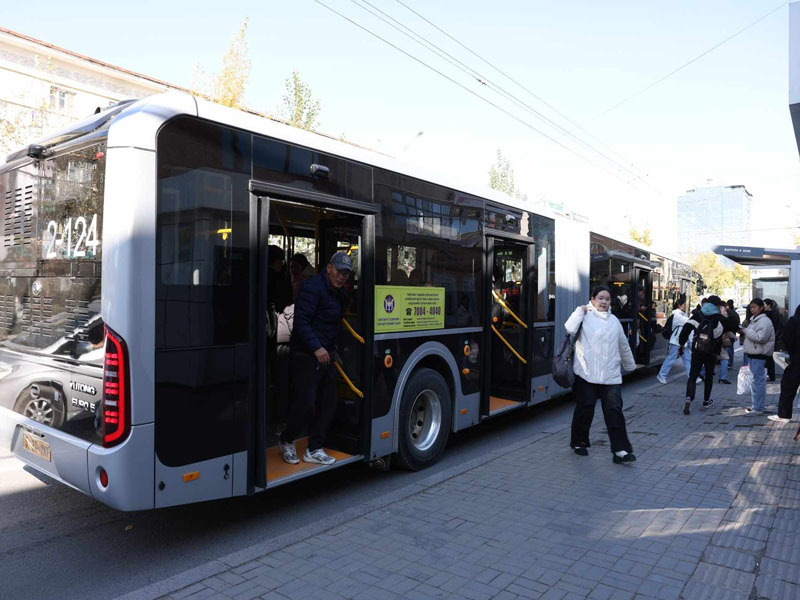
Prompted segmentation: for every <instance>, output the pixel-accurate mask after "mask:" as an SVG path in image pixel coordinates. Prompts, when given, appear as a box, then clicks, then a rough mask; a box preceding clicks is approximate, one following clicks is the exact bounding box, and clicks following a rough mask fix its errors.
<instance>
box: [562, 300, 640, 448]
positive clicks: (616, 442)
mask: <svg viewBox="0 0 800 600" xmlns="http://www.w3.org/2000/svg"><path fill="white" fill-rule="evenodd" d="M610 306H611V290H610V289H609V288H607V287H606V286H604V285H598V286H597V287H595V288H594V289H593V290H592V301H591V302H590V303H589V304H586V305H581V306H579V307H578V308H576V309H575V312H573V313H572V315H571V316H570V318H569V319H567V322H566V323H565V324H564V327H565V328H566V330H567V333H568V334H569V335H575V334H576V333H577V332H578V330H579V329H580V334H579V335H578V339H577V341H576V342H575V357H574V358H573V370H574V372H575V384H574V386H573V389H574V390H575V412H574V414H573V416H572V437H571V441H570V445H571V446H572V449H573V450H575V454H578V455H580V456H588V455H589V451H588V450H587V448H588V447H589V446H590V445H591V444H590V443H589V428H590V427H591V425H592V419H593V418H594V408H595V405H596V404H597V399H598V398H600V403H601V405H602V407H603V418H604V419H605V422H606V429H607V430H608V437H609V438H610V440H611V452H612V455H613V460H614V462H615V463H627V462H633V461H635V460H636V456H635V455H634V454H633V447H632V446H631V443H630V441H629V440H628V432H627V430H626V428H625V416H624V415H623V414H622V370H623V369H624V370H625V371H633V370H634V369H635V368H636V362H635V361H634V360H633V354H632V353H631V348H630V346H629V345H628V340H627V338H626V337H625V333H624V331H623V330H622V325H621V324H620V322H619V320H618V319H617V317H615V316H614V315H612V314H611V313H610V312H609V308H610Z"/></svg>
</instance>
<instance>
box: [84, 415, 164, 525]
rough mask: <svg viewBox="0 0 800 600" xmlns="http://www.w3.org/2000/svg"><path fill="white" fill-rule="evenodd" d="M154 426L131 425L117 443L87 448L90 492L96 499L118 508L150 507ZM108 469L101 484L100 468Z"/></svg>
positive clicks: (152, 499) (151, 505)
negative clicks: (112, 445) (126, 436)
mask: <svg viewBox="0 0 800 600" xmlns="http://www.w3.org/2000/svg"><path fill="white" fill-rule="evenodd" d="M154 439H155V428H154V426H153V424H152V423H150V424H147V425H135V426H133V427H131V434H130V436H128V438H127V439H126V440H125V442H123V443H122V444H121V445H120V446H117V447H115V448H103V447H102V446H98V445H97V444H94V445H92V446H91V447H90V448H89V457H88V470H89V492H90V493H91V494H92V497H93V498H94V499H95V500H99V501H100V502H103V503H105V504H108V505H109V506H110V507H112V508H116V509H117V510H146V509H150V508H153V506H154V498H153V490H154V484H153V478H154V475H153V458H152V457H153V448H154V445H155V442H154ZM101 467H102V468H103V469H105V470H106V473H108V487H106V488H105V489H103V487H102V486H101V485H100V474H99V469H100V468H101Z"/></svg>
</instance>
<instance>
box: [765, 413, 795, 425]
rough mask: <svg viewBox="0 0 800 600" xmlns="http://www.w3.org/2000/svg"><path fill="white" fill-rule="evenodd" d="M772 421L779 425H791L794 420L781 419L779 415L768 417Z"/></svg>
mask: <svg viewBox="0 0 800 600" xmlns="http://www.w3.org/2000/svg"><path fill="white" fill-rule="evenodd" d="M767 418H768V419H769V420H770V421H777V422H778V423H790V422H791V421H792V420H791V419H787V418H786V417H779V416H778V415H770V416H768V417H767Z"/></svg>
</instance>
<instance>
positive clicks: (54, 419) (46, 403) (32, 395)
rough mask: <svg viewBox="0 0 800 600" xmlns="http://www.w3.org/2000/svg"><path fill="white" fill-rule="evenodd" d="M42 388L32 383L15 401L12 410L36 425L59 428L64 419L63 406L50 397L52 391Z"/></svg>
mask: <svg viewBox="0 0 800 600" xmlns="http://www.w3.org/2000/svg"><path fill="white" fill-rule="evenodd" d="M43 387H44V386H41V385H39V384H38V383H32V384H31V385H30V386H29V387H28V388H27V389H26V390H25V391H23V392H22V394H21V395H20V397H19V398H18V399H17V403H16V404H15V405H14V410H15V411H16V412H18V413H20V414H21V415H24V416H26V417H28V418H29V419H33V420H34V421H36V422H37V423H41V424H42V425H48V426H50V427H55V428H59V427H61V426H62V425H64V420H65V418H66V411H65V410H64V405H63V403H62V402H61V401H56V400H53V398H51V397H50V395H51V394H52V393H53V391H52V390H50V389H49V388H46V389H43Z"/></svg>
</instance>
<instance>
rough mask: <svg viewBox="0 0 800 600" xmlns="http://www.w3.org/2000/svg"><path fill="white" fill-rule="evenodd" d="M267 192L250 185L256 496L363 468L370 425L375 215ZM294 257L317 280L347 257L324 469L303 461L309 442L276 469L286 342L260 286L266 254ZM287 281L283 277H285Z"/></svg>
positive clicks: (286, 385)
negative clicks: (276, 250)
mask: <svg viewBox="0 0 800 600" xmlns="http://www.w3.org/2000/svg"><path fill="white" fill-rule="evenodd" d="M273 187H274V186H271V185H270V184H266V183H261V182H255V181H253V182H251V191H252V194H251V207H250V212H251V218H250V221H251V228H250V229H251V231H250V237H251V251H252V252H251V256H253V257H257V260H253V261H251V281H252V282H253V285H252V286H251V289H252V291H251V298H250V310H251V312H252V316H253V322H254V323H258V332H257V336H258V339H257V351H256V352H254V353H253V360H252V364H251V369H252V371H253V378H252V381H255V382H256V385H255V386H254V389H253V390H251V406H252V410H251V413H252V414H253V423H252V425H253V426H252V431H251V435H252V441H251V444H249V447H250V448H252V450H253V451H252V452H250V453H249V455H248V464H249V467H250V471H249V472H250V473H251V478H250V480H249V481H250V483H249V485H248V493H251V492H252V491H254V490H255V488H266V487H273V486H276V485H281V484H283V483H287V482H289V481H293V480H295V479H300V478H303V477H306V476H308V475H310V474H312V473H314V472H316V471H319V470H321V469H330V468H332V467H337V466H341V465H344V464H347V463H350V462H354V461H358V460H362V459H363V457H364V456H365V455H366V453H367V452H368V446H369V434H368V432H369V423H370V416H371V411H370V404H369V401H370V390H371V380H372V378H371V368H372V365H371V363H370V361H369V360H368V357H370V356H371V354H372V348H371V341H370V340H371V339H372V335H371V327H372V310H373V301H372V291H371V290H372V289H373V287H374V286H373V281H372V273H373V271H374V268H373V265H372V264H371V263H370V261H371V260H372V259H371V255H372V252H371V249H370V248H369V247H368V246H369V244H370V243H371V242H370V241H369V240H371V239H372V236H371V235H370V233H371V230H372V228H374V216H373V215H372V213H373V212H374V209H373V208H372V207H370V206H365V207H362V206H361V205H362V204H363V203H359V202H355V201H348V200H343V199H338V198H329V197H327V196H324V197H323V196H322V195H319V194H310V193H309V194H305V193H303V192H288V193H287V192H286V191H284V190H281V191H280V192H281V193H274V192H273V189H272V188H273ZM270 244H274V245H279V246H281V247H282V248H284V249H285V252H286V261H287V263H288V261H289V260H290V259H291V256H292V255H291V253H301V254H303V255H304V256H306V258H307V259H308V260H309V263H310V264H311V266H312V267H313V268H314V271H315V272H316V273H320V272H323V271H324V270H325V268H326V266H327V264H328V261H329V260H330V257H331V256H332V255H333V254H334V252H337V251H341V252H346V253H348V254H349V256H350V257H351V259H352V260H353V266H354V270H353V273H352V274H351V275H350V277H349V278H348V280H347V282H346V283H345V286H344V288H343V290H344V296H345V298H346V299H345V302H344V304H345V306H344V319H343V322H342V324H341V328H340V334H339V336H338V339H337V352H336V354H335V356H334V357H333V358H334V362H333V363H332V365H331V368H335V369H336V371H337V409H336V414H335V416H334V419H333V422H332V424H331V427H330V428H329V430H328V432H327V436H326V441H325V449H326V450H327V452H328V453H329V454H330V455H331V456H333V457H334V458H335V459H336V463H334V464H333V465H330V466H325V465H318V464H312V463H306V462H303V460H302V455H303V452H304V451H305V449H306V447H307V443H308V438H307V437H305V436H303V437H301V438H300V439H298V440H297V441H296V445H297V454H298V456H299V457H301V461H300V463H299V464H297V465H290V464H287V463H286V462H284V461H283V458H282V456H281V453H280V451H279V448H278V440H279V434H280V431H281V430H282V427H283V426H285V420H286V418H287V417H288V411H289V407H290V405H291V402H292V401H293V388H292V379H291V376H290V373H291V352H290V350H289V346H288V344H287V343H285V342H283V341H282V342H278V340H277V338H276V337H275V336H273V335H271V334H270V333H269V332H271V331H272V326H271V325H270V322H269V321H270V319H274V315H270V310H269V309H270V307H271V304H272V302H271V301H272V299H273V297H274V296H273V293H272V292H271V290H270V289H269V286H268V284H267V280H268V276H267V269H269V268H270V266H269V264H268V246H269V245H270ZM286 276H287V277H288V272H287V274H286Z"/></svg>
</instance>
